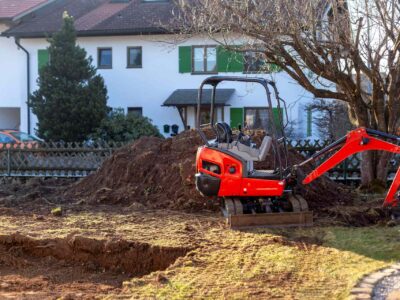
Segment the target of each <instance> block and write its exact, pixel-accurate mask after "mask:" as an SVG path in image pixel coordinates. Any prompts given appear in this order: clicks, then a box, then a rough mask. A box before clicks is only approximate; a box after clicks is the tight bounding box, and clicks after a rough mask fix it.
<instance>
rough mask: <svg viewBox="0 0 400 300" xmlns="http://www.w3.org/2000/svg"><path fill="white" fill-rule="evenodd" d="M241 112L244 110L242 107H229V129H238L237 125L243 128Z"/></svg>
mask: <svg viewBox="0 0 400 300" xmlns="http://www.w3.org/2000/svg"><path fill="white" fill-rule="evenodd" d="M243 112H244V109H243V108H242V107H231V122H230V123H231V124H230V125H231V127H232V128H234V129H238V125H239V124H240V125H242V126H243Z"/></svg>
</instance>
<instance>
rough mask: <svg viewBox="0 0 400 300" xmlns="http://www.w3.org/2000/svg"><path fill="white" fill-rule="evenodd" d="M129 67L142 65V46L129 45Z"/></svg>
mask: <svg viewBox="0 0 400 300" xmlns="http://www.w3.org/2000/svg"><path fill="white" fill-rule="evenodd" d="M127 67H128V68H141V67H142V47H128V65H127Z"/></svg>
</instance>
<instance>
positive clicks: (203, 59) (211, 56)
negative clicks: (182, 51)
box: [192, 46, 217, 73]
mask: <svg viewBox="0 0 400 300" xmlns="http://www.w3.org/2000/svg"><path fill="white" fill-rule="evenodd" d="M192 61H193V63H192V72H193V73H216V72H217V47H215V46H194V47H193V49H192Z"/></svg>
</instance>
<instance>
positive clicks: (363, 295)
mask: <svg viewBox="0 0 400 300" xmlns="http://www.w3.org/2000/svg"><path fill="white" fill-rule="evenodd" d="M399 270H400V263H396V264H394V265H392V266H390V267H386V268H384V269H381V270H379V271H376V272H374V273H371V274H367V275H365V276H364V277H363V278H361V279H360V280H359V281H358V283H357V284H356V285H355V287H354V288H353V289H352V290H351V291H350V298H349V299H352V300H370V299H372V296H373V291H374V287H375V285H376V284H377V283H378V282H379V281H380V280H382V279H383V278H385V277H387V276H390V275H391V274H393V273H394V272H396V271H399Z"/></svg>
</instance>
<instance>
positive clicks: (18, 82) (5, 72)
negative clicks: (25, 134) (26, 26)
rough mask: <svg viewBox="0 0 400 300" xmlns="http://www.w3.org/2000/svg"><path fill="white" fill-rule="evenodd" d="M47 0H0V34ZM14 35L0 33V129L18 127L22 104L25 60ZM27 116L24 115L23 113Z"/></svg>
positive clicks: (45, 3) (23, 104) (25, 76)
mask: <svg viewBox="0 0 400 300" xmlns="http://www.w3.org/2000/svg"><path fill="white" fill-rule="evenodd" d="M50 2H51V1H49V0H19V1H13V0H3V1H1V2H0V34H1V33H3V32H5V31H6V30H8V29H10V28H11V27H12V26H15V25H17V24H18V23H19V22H20V20H21V19H22V18H23V17H24V16H26V15H29V14H32V13H34V11H36V10H38V9H40V8H42V7H44V6H45V5H47V4H49V3H50ZM24 56H25V55H24V53H23V52H22V51H18V46H17V44H16V40H15V39H14V38H8V37H5V36H0V70H2V72H1V75H0V128H3V129H19V128H20V127H21V119H23V118H24V117H23V116H22V115H21V109H22V108H23V107H24V106H26V104H25V102H26V99H27V89H26V80H27V75H26V60H25V59H24ZM25 118H27V116H25Z"/></svg>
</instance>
